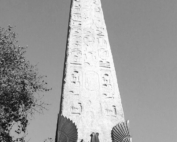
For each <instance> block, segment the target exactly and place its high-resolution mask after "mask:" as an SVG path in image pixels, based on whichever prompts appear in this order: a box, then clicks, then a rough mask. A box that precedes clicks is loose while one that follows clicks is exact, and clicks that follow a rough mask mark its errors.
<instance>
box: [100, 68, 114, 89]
mask: <svg viewBox="0 0 177 142" xmlns="http://www.w3.org/2000/svg"><path fill="white" fill-rule="evenodd" d="M101 81H102V87H103V89H106V90H113V80H112V74H111V71H107V70H101Z"/></svg>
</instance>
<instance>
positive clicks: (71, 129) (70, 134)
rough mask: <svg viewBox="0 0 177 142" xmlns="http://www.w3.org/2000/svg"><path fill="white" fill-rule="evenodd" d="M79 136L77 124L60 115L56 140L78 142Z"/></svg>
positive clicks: (57, 141)
mask: <svg viewBox="0 0 177 142" xmlns="http://www.w3.org/2000/svg"><path fill="white" fill-rule="evenodd" d="M77 138H78V133H77V128H76V125H75V124H74V123H73V122H72V121H71V120H69V119H68V118H65V117H64V116H62V115H59V117H58V128H57V135H56V142H77Z"/></svg>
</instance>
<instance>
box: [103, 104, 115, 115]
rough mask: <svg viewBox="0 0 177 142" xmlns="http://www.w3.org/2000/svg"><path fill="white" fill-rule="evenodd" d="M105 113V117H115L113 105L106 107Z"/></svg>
mask: <svg viewBox="0 0 177 142" xmlns="http://www.w3.org/2000/svg"><path fill="white" fill-rule="evenodd" d="M105 111H106V115H107V116H113V117H116V115H117V108H116V106H115V105H106V108H105Z"/></svg>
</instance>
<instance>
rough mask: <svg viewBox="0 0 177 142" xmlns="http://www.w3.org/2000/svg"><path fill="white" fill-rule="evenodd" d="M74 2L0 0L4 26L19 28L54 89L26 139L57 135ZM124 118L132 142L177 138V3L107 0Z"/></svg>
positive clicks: (105, 5) (173, 0) (172, 0)
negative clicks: (126, 120) (68, 30)
mask: <svg viewBox="0 0 177 142" xmlns="http://www.w3.org/2000/svg"><path fill="white" fill-rule="evenodd" d="M70 3H71V0H50V1H49V0H0V27H4V28H7V26H8V25H11V26H14V30H15V32H16V33H18V36H17V39H18V41H19V45H20V46H28V49H27V53H26V58H27V59H28V60H29V61H30V62H31V63H32V64H38V69H39V73H40V74H44V75H47V76H48V77H47V79H46V81H47V82H48V86H49V87H52V88H53V89H52V91H50V92H48V93H45V94H44V95H45V97H44V101H46V102H47V103H49V104H51V105H50V106H48V111H44V112H43V114H35V116H34V118H33V120H31V121H30V124H29V126H28V135H27V138H26V139H27V140H29V142H43V141H44V140H45V139H46V138H48V137H52V138H54V137H55V131H56V123H57V115H58V112H59V103H60V95H61V85H62V84H61V83H62V75H63V67H64V53H65V49H66V40H67V28H68V19H69V11H70ZM102 8H103V13H104V17H105V22H106V26H107V30H108V36H109V41H110V45H111V49H112V54H113V58H114V64H115V69H116V73H117V79H118V84H119V90H120V95H121V99H122V104H123V109H124V113H125V118H126V119H128V120H130V133H131V136H132V138H133V142H158V141H159V142H166V141H169V140H170V141H176V135H177V123H176V121H175V120H176V117H177V18H176V15H177V1H176V0H168V1H167V0H102Z"/></svg>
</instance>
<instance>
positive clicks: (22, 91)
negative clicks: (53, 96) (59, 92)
mask: <svg viewBox="0 0 177 142" xmlns="http://www.w3.org/2000/svg"><path fill="white" fill-rule="evenodd" d="M25 52H26V47H20V46H18V41H17V40H16V34H15V32H13V29H12V27H10V26H9V27H8V29H4V28H0V141H2V142H10V141H12V138H11V137H10V136H9V133H10V130H11V128H12V126H13V123H14V122H20V123H21V131H23V132H25V131H26V126H27V124H28V118H27V117H28V115H30V114H33V113H34V112H35V111H37V110H38V109H37V108H39V109H43V108H45V107H44V106H43V105H44V103H43V102H41V101H39V100H38V99H37V98H36V97H35V95H34V94H35V93H37V92H45V91H49V90H50V89H48V88H47V87H46V84H47V83H46V82H45V81H44V77H45V76H41V75H39V73H38V71H37V68H36V65H31V64H30V62H29V61H27V60H26V58H25V56H24V55H25Z"/></svg>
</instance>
